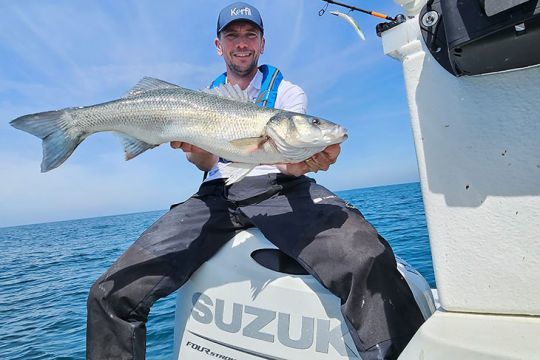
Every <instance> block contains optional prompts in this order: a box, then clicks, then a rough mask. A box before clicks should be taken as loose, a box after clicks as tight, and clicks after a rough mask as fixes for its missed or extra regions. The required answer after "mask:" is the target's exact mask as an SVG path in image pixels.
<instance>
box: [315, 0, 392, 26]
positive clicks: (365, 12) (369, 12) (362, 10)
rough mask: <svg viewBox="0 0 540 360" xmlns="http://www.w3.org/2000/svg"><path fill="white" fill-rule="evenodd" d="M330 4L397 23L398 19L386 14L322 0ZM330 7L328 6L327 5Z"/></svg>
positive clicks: (322, 11)
mask: <svg viewBox="0 0 540 360" xmlns="http://www.w3.org/2000/svg"><path fill="white" fill-rule="evenodd" d="M322 1H324V2H326V3H328V4H334V5H339V6H343V7H345V8H347V9H349V10H351V11H360V12H361V13H364V14H368V15H371V16H375V17H378V18H381V19H385V20H389V21H397V20H398V19H397V17H395V18H393V17H390V16H388V15H385V14H381V13H379V12H376V11H371V10H364V9H360V8H357V7H356V6H352V5H348V4H343V3H340V2H337V1H334V0H322ZM326 6H327V7H328V5H326ZM325 11H326V9H321V11H319V15H321V16H322V15H323V14H324V13H325Z"/></svg>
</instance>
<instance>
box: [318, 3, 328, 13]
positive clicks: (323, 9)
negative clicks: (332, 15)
mask: <svg viewBox="0 0 540 360" xmlns="http://www.w3.org/2000/svg"><path fill="white" fill-rule="evenodd" d="M327 9H328V3H326V6H325V7H324V8H322V9H321V10H319V16H323V15H324V13H325V12H326V10H327Z"/></svg>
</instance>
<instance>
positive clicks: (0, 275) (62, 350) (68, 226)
mask: <svg viewBox="0 0 540 360" xmlns="http://www.w3.org/2000/svg"><path fill="white" fill-rule="evenodd" d="M338 194H339V195H340V196H341V197H342V198H344V199H345V200H347V201H349V202H350V203H352V204H353V205H355V206H356V207H358V208H359V209H360V211H362V213H363V214H364V216H365V217H366V219H368V221H370V222H371V223H372V224H373V225H375V227H376V228H377V229H378V230H379V233H381V234H382V235H383V236H384V237H385V238H386V239H387V240H388V241H389V242H390V244H391V245H392V247H393V249H394V252H395V253H396V255H398V256H399V257H401V258H402V259H404V260H406V261H407V262H408V263H409V264H411V265H412V266H414V267H415V268H416V269H417V270H418V271H419V272H420V273H421V274H422V275H423V276H424V277H425V278H426V279H427V280H428V282H429V283H430V285H431V286H432V287H435V281H434V276H433V267H432V263H431V253H430V249H429V243H428V234H427V228H426V221H425V215H424V207H423V203H422V196H421V193H420V185H419V184H418V183H411V184H401V185H390V186H381V187H374V188H366V189H355V190H348V191H340V192H338ZM164 213H165V210H163V211H152V212H146V213H138V214H128V215H117V216H107V217H99V218H91V219H81V220H71V221H62V222H54V223H45V224H37V225H25V226H17V227H9V228H0V254H1V255H0V359H6V360H11V359H25V360H30V359H47V360H50V359H84V357H85V355H84V349H85V324H86V297H87V293H88V290H89V288H90V286H91V285H92V283H93V282H94V281H95V280H96V279H97V278H98V276H99V275H100V274H101V273H103V272H104V271H105V270H107V268H108V267H109V266H110V265H111V264H112V262H113V261H114V260H115V259H116V258H117V257H118V256H119V255H120V254H121V253H122V252H123V251H124V250H125V249H126V248H127V247H128V246H129V245H130V244H131V243H132V242H133V241H135V240H136V238H137V237H138V235H139V234H140V233H141V232H142V231H144V229H146V228H147V227H148V226H149V225H150V224H152V223H153V222H154V221H155V220H156V219H158V218H159V217H160V216H161V215H162V214H164ZM175 301H176V297H175V296H174V295H171V296H169V297H168V298H165V299H161V300H159V301H158V302H157V303H156V304H155V305H154V307H153V308H152V310H151V312H150V320H149V322H148V326H147V328H148V341H147V358H148V359H170V358H171V355H172V351H173V323H174V306H175Z"/></svg>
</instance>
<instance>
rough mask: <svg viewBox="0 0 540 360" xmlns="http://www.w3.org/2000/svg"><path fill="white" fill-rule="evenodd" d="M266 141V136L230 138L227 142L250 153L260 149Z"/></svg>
mask: <svg viewBox="0 0 540 360" xmlns="http://www.w3.org/2000/svg"><path fill="white" fill-rule="evenodd" d="M267 141H268V136H259V137H250V138H242V139H236V140H231V141H229V143H230V144H231V145H233V146H234V147H237V148H238V149H240V150H242V151H245V152H248V153H251V152H254V151H257V150H258V149H260V148H261V147H262V146H263V145H264V143H265V142H267Z"/></svg>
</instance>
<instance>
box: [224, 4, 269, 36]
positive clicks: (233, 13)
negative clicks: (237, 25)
mask: <svg viewBox="0 0 540 360" xmlns="http://www.w3.org/2000/svg"><path fill="white" fill-rule="evenodd" d="M239 20H241V21H249V22H252V23H253V24H255V25H257V26H258V27H259V29H261V33H264V27H263V21H262V18H261V14H259V10H257V9H256V8H254V7H253V6H251V5H249V4H246V3H245V2H235V3H234V4H231V5H229V6H226V7H224V8H223V10H221V12H220V13H219V17H218V21H217V33H218V34H219V33H220V32H221V31H222V30H223V29H225V27H226V26H227V25H229V24H230V23H232V22H233V21H239Z"/></svg>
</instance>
